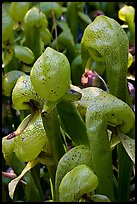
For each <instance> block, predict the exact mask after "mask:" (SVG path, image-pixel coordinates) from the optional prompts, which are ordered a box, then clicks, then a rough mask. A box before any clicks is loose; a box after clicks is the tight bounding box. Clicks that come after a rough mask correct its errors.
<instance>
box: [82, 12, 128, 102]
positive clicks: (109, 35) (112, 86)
mask: <svg viewBox="0 0 137 204" xmlns="http://www.w3.org/2000/svg"><path fill="white" fill-rule="evenodd" d="M81 52H82V53H81V54H82V59H83V64H84V66H85V65H86V63H87V61H88V59H89V58H92V59H93V60H95V61H96V62H104V63H105V64H106V73H107V81H108V88H109V90H110V93H111V94H113V95H115V96H117V97H118V98H121V99H122V100H124V101H125V96H126V87H127V82H126V73H127V64H128V37H127V34H126V33H125V31H124V30H123V29H122V28H121V26H120V24H119V23H118V22H117V21H116V20H114V19H112V18H109V17H107V16H102V15H101V16H98V17H96V18H95V20H94V21H93V22H92V23H90V24H89V25H88V26H87V27H86V29H85V30H84V34H83V37H82V41H81Z"/></svg>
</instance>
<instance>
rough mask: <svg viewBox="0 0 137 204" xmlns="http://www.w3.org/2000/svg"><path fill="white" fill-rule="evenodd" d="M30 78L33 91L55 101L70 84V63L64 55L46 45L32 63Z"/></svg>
mask: <svg viewBox="0 0 137 204" xmlns="http://www.w3.org/2000/svg"><path fill="white" fill-rule="evenodd" d="M30 78H31V82H32V85H33V86H34V89H35V91H36V92H37V93H38V94H39V95H40V96H41V97H43V98H44V99H46V100H49V101H57V100H58V99H60V98H61V97H63V96H64V94H65V93H66V92H67V89H68V87H69V84H70V65H69V61H68V59H67V58H66V56H65V55H64V54H62V53H59V52H57V51H56V50H54V49H52V48H50V47H47V48H46V50H45V51H44V53H43V54H42V55H41V56H40V57H39V58H38V59H37V61H36V62H35V63H34V65H33V67H32V69H31V73H30Z"/></svg>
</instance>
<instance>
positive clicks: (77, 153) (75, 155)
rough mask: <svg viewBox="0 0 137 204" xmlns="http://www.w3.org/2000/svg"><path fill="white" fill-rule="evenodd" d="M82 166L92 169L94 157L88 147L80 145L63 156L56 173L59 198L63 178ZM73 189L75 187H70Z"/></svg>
mask: <svg viewBox="0 0 137 204" xmlns="http://www.w3.org/2000/svg"><path fill="white" fill-rule="evenodd" d="M81 164H85V165H87V166H89V167H90V168H92V166H93V165H92V156H91V151H90V149H89V147H88V146H85V145H79V146H77V147H74V148H73V149H71V150H70V151H68V152H67V153H65V154H64V155H63V157H62V158H61V159H60V161H59V163H58V167H57V171H56V181H55V188H56V196H57V198H58V191H59V185H60V183H61V181H62V179H63V177H64V176H65V175H66V174H67V173H68V172H69V171H70V170H72V169H73V168H74V167H76V166H79V165H81ZM70 187H71V188H72V189H73V186H70Z"/></svg>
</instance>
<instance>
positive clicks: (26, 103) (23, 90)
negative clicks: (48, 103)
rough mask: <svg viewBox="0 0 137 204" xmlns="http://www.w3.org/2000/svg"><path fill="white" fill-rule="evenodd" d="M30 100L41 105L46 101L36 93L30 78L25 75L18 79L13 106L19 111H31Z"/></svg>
mask: <svg viewBox="0 0 137 204" xmlns="http://www.w3.org/2000/svg"><path fill="white" fill-rule="evenodd" d="M30 100H34V101H36V102H37V103H38V104H39V105H42V104H43V102H44V99H42V98H41V97H40V96H39V95H38V94H37V93H36V92H35V90H34V88H33V86H32V84H31V81H30V76H28V75H23V76H21V77H19V78H18V80H17V82H16V85H15V86H14V88H13V91H12V102H13V106H14V107H15V108H16V109H19V110H26V109H30Z"/></svg>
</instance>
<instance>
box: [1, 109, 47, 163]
mask: <svg viewBox="0 0 137 204" xmlns="http://www.w3.org/2000/svg"><path fill="white" fill-rule="evenodd" d="M15 134H16V136H15V137H14V138H12V139H9V140H7V137H8V136H9V135H8V136H5V137H4V138H3V140H2V144H3V145H2V151H3V154H4V155H5V159H6V160H9V158H10V157H11V155H12V153H13V152H15V154H16V156H17V157H18V158H19V159H20V160H22V161H25V162H27V161H31V160H33V159H35V158H36V157H37V156H38V155H39V153H40V152H41V151H42V150H43V147H44V151H45V153H47V154H48V155H51V149H50V145H49V142H48V139H47V136H46V132H45V130H44V127H43V124H42V118H41V114H40V113H38V112H36V113H35V115H33V116H32V115H28V116H27V117H26V118H25V119H24V120H23V121H22V122H21V124H20V125H19V127H18V129H17V130H16V131H15Z"/></svg>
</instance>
